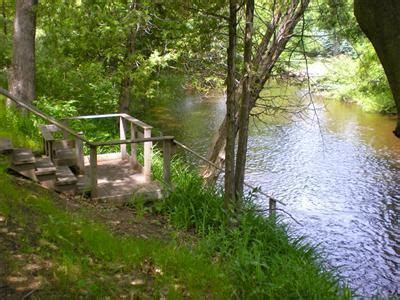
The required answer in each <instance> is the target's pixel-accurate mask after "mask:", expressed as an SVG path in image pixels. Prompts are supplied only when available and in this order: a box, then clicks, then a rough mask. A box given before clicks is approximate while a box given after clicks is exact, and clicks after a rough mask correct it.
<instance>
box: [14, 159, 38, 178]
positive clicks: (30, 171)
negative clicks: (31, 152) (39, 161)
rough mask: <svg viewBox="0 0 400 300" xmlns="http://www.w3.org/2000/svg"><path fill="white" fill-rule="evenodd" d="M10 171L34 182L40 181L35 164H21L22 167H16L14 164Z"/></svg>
mask: <svg viewBox="0 0 400 300" xmlns="http://www.w3.org/2000/svg"><path fill="white" fill-rule="evenodd" d="M9 169H11V170H13V171H14V172H16V173H18V174H20V175H22V176H24V177H26V178H29V179H31V180H33V181H38V179H37V177H36V174H35V164H34V163H29V164H21V165H14V164H12V165H11V166H10V167H9Z"/></svg>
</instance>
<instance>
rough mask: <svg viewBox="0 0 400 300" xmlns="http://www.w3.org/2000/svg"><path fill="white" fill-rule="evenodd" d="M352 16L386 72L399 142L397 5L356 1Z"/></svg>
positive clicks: (378, 0) (399, 11) (399, 14)
mask: <svg viewBox="0 0 400 300" xmlns="http://www.w3.org/2000/svg"><path fill="white" fill-rule="evenodd" d="M354 14H355V16H356V18H357V21H358V23H359V24H360V27H361V29H362V31H363V32H364V33H365V34H366V36H367V37H368V39H369V40H370V41H371V43H372V45H373V46H374V48H375V51H376V53H377V54H378V57H379V60H380V61H381V63H382V66H383V68H384V70H385V73H386V76H387V78H388V81H389V85H390V89H391V91H392V94H393V98H394V101H395V103H396V107H397V127H396V129H395V130H394V134H395V135H396V136H397V137H398V138H400V64H399V57H400V34H399V28H400V2H399V1H398V0H385V1H381V0H355V1H354Z"/></svg>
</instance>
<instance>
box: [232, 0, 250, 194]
mask: <svg viewBox="0 0 400 300" xmlns="http://www.w3.org/2000/svg"><path fill="white" fill-rule="evenodd" d="M253 18H254V0H247V1H246V29H245V33H244V34H245V36H244V55H243V60H244V61H243V63H244V65H243V88H242V103H241V105H240V113H239V124H238V126H239V138H238V150H237V156H236V169H235V188H236V190H235V193H236V197H237V199H240V198H241V197H242V195H243V184H244V173H245V167H246V155H247V141H248V137H249V115H250V101H251V88H252V87H251V85H250V83H251V77H252V70H251V52H252V39H253ZM233 134H235V133H233Z"/></svg>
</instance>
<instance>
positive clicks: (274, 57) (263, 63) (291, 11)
mask: <svg viewBox="0 0 400 300" xmlns="http://www.w3.org/2000/svg"><path fill="white" fill-rule="evenodd" d="M309 2H310V0H291V1H289V0H285V1H273V3H272V7H271V10H272V17H271V20H270V21H269V22H267V23H266V25H265V27H264V28H258V30H263V34H262V36H260V37H258V39H259V41H260V42H259V43H258V45H257V46H256V48H255V51H253V58H252V61H251V69H252V74H253V76H252V77H251V81H250V86H252V87H253V88H252V93H251V97H250V104H249V111H250V110H251V109H252V108H253V107H254V106H255V104H256V101H257V100H258V98H259V96H260V93H261V91H262V90H263V88H264V85H265V83H266V82H267V80H268V79H269V78H270V75H271V71H272V69H273V67H274V65H275V63H276V62H277V61H278V59H279V56H280V55H281V53H282V52H283V51H284V50H285V47H286V44H287V43H288V41H289V40H290V38H291V37H292V35H293V31H294V29H295V27H296V25H297V23H298V22H299V20H300V19H301V17H302V15H303V14H304V12H305V10H306V8H307V7H308V5H309ZM263 24H264V23H263ZM242 80H243V79H242ZM242 80H241V81H242ZM241 97H242V86H241V85H238V86H237V87H236V89H235V99H236V100H235V101H238V99H241ZM238 107H239V105H236V106H235V109H236V112H235V114H236V115H237V114H238V111H237V110H238ZM226 121H227V120H226V118H225V119H224V121H223V122H222V124H221V126H220V127H219V130H218V132H217V134H216V136H215V138H214V141H213V145H212V147H211V148H210V152H209V154H208V159H209V160H210V161H212V162H213V163H214V164H216V165H217V166H218V167H220V168H221V167H222V166H223V162H224V158H225V155H224V154H225V143H226V134H227V132H226ZM237 130H238V128H236V133H237ZM218 174H219V171H218V169H216V168H215V167H213V166H206V167H205V168H204V170H203V176H204V177H205V179H206V180H207V181H208V182H214V181H215V180H216V178H217V176H218Z"/></svg>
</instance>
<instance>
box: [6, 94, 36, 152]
mask: <svg viewBox="0 0 400 300" xmlns="http://www.w3.org/2000/svg"><path fill="white" fill-rule="evenodd" d="M39 123H40V122H39V120H38V119H37V118H36V117H33V116H30V115H26V116H23V115H21V114H19V113H16V111H15V109H13V108H12V109H9V108H6V106H5V98H4V97H3V96H1V95H0V137H4V138H9V139H10V140H11V141H12V142H13V144H14V145H19V146H20V147H28V148H32V149H34V150H39V149H40V143H39V141H40V140H41V138H40V136H39V130H38V124H39Z"/></svg>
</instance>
